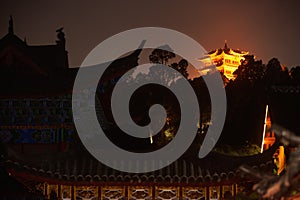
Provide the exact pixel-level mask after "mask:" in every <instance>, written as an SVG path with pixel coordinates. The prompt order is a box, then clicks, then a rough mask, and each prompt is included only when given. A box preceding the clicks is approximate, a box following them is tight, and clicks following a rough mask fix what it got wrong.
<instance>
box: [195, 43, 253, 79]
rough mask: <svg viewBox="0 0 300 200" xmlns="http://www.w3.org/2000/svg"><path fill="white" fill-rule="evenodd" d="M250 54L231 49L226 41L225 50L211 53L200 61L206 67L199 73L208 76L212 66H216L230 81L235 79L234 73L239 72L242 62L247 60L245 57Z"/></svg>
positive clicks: (221, 49)
mask: <svg viewBox="0 0 300 200" xmlns="http://www.w3.org/2000/svg"><path fill="white" fill-rule="evenodd" d="M248 54H249V52H246V51H240V50H236V49H231V48H229V47H228V46H227V41H225V45H224V48H220V49H216V50H213V51H210V52H208V53H207V55H205V56H204V57H202V58H200V59H199V61H200V62H202V63H203V65H204V66H203V68H202V69H201V71H199V72H200V74H206V73H208V72H209V71H210V70H211V66H212V65H214V66H216V67H217V69H218V70H219V71H220V72H222V73H224V75H225V76H226V77H227V78H228V79H229V80H231V79H234V78H235V75H234V74H233V72H234V71H235V70H237V68H238V67H239V66H240V65H241V62H242V61H243V60H244V59H245V58H244V56H245V55H248Z"/></svg>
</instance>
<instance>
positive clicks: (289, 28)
mask: <svg viewBox="0 0 300 200" xmlns="http://www.w3.org/2000/svg"><path fill="white" fill-rule="evenodd" d="M80 2H81V3H79V1H76V2H75V1H73V0H72V1H71V0H67V1H39V0H27V1H17V0H1V2H0V37H3V36H4V35H5V34H6V33H7V27H8V20H9V15H10V14H11V15H13V18H14V27H15V33H16V35H18V36H19V37H20V38H22V39H23V38H24V37H26V39H27V43H28V44H30V45H38V44H54V43H55V40H56V32H55V30H56V29H58V28H60V27H62V26H63V27H64V28H65V29H64V30H65V33H66V39H67V50H68V51H69V61H70V65H71V66H73V67H74V66H79V65H80V64H81V62H82V61H83V59H84V57H85V56H86V55H87V54H88V53H89V51H91V50H92V49H93V48H94V47H95V46H96V45H97V44H98V43H100V42H101V41H103V40H105V39H106V38H108V37H110V36H112V35H114V34H117V33H119V32H121V31H125V30H127V29H131V28H137V27H143V26H158V27H165V28H171V29H175V30H177V31H180V32H183V33H185V34H187V35H189V36H190V37H192V38H194V39H195V40H197V41H198V42H199V43H200V44H201V45H202V46H203V47H204V48H205V49H206V50H207V51H210V50H213V49H216V48H221V47H223V46H224V40H225V39H226V40H227V41H228V46H229V47H232V48H239V49H241V50H247V51H250V53H251V54H255V55H256V57H257V59H262V60H263V62H264V63H267V62H268V61H269V60H270V59H271V58H273V57H277V58H279V60H280V61H281V63H282V64H284V65H286V66H288V67H293V66H297V65H299V66H300V48H299V45H300V2H299V1H297V0H293V1H292V0H289V1H283V0H280V1H271V0H270V1H259V0H257V1H229V0H228V1H223V0H213V1H200V0H199V1H196V0H195V1H189V0H187V1H183V0H163V1H154V0H153V1H142V0H127V1H125V0H124V1H121V0H120V1H117V0H110V1H103V0H101V1H99V0H98V1H96V0H95V1H85V2H84V1H80ZM199 57H201V55H199Z"/></svg>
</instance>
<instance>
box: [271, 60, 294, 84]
mask: <svg viewBox="0 0 300 200" xmlns="http://www.w3.org/2000/svg"><path fill="white" fill-rule="evenodd" d="M265 81H266V85H267V86H272V85H280V84H286V83H289V81H290V76H289V73H288V70H287V68H285V67H283V66H281V64H280V62H279V60H278V59H277V58H272V59H271V60H270V61H269V62H268V64H267V67H266V74H265Z"/></svg>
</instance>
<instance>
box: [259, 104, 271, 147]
mask: <svg viewBox="0 0 300 200" xmlns="http://www.w3.org/2000/svg"><path fill="white" fill-rule="evenodd" d="M268 109H269V107H268V105H267V106H266V114H265V123H264V132H263V137H262V141H261V148H260V153H262V152H263V151H264V140H265V135H266V129H267V117H268Z"/></svg>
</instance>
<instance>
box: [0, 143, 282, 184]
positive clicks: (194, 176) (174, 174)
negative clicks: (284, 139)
mask: <svg viewBox="0 0 300 200" xmlns="http://www.w3.org/2000/svg"><path fill="white" fill-rule="evenodd" d="M77 145H79V146H80V147H79V148H78V149H77V150H78V151H76V152H74V151H73V152H72V151H69V152H64V153H60V154H59V155H58V154H55V155H53V154H52V155H48V156H36V155H26V157H24V155H21V154H18V153H16V152H14V151H13V150H12V149H10V148H7V150H6V152H7V154H6V156H4V161H3V163H2V164H3V165H4V167H5V168H6V169H7V171H8V172H9V173H11V174H12V175H13V176H15V177H19V178H25V179H28V178H29V179H32V180H38V181H43V182H48V183H62V184H75V185H76V184H77V185H80V184H86V183H90V182H91V181H92V182H93V184H95V185H97V184H99V185H101V184H107V183H120V182H122V184H126V183H128V184H133V183H144V184H151V183H156V184H168V183H169V184H201V183H203V184H214V183H218V182H228V183H233V182H234V181H237V180H239V179H240V176H239V174H240V171H239V170H238V167H239V166H240V165H242V164H247V165H249V166H252V167H253V168H259V169H260V170H263V171H268V172H271V171H272V169H273V168H274V163H273V162H272V156H273V154H274V152H275V150H276V148H277V145H273V146H272V147H271V148H270V149H268V150H267V151H265V152H264V153H262V154H257V155H253V156H245V157H236V156H228V155H223V154H220V153H217V152H214V151H213V152H211V153H210V154H209V155H208V156H207V157H205V158H203V159H199V158H188V157H185V156H183V157H181V158H179V159H178V160H176V161H175V162H173V163H172V164H170V165H169V166H167V167H164V168H162V169H160V170H156V171H154V172H149V173H140V174H136V173H126V172H121V171H118V170H115V169H112V168H110V167H107V166H106V165H104V164H102V163H101V162H99V161H97V160H96V159H95V158H94V157H92V156H91V155H90V154H89V153H88V152H87V151H86V150H85V149H84V147H83V146H82V144H77Z"/></svg>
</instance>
